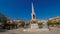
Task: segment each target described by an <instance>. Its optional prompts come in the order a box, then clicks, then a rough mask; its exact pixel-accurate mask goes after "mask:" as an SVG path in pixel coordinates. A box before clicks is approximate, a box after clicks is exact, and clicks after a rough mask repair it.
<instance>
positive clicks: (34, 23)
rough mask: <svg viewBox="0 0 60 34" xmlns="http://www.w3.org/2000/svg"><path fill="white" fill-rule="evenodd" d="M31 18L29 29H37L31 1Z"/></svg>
mask: <svg viewBox="0 0 60 34" xmlns="http://www.w3.org/2000/svg"><path fill="white" fill-rule="evenodd" d="M31 16H32V19H31V21H32V22H31V29H37V28H38V24H37V22H36V14H35V12H34V6H33V3H32V13H31Z"/></svg>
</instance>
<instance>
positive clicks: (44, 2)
mask: <svg viewBox="0 0 60 34" xmlns="http://www.w3.org/2000/svg"><path fill="white" fill-rule="evenodd" d="M32 2H33V4H34V11H35V13H36V19H49V18H51V17H56V16H60V0H0V13H3V14H4V15H5V16H8V17H10V18H11V19H14V18H16V19H21V18H22V19H24V20H31V13H32V7H31V4H32Z"/></svg>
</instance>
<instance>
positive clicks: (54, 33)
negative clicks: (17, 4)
mask: <svg viewBox="0 0 60 34" xmlns="http://www.w3.org/2000/svg"><path fill="white" fill-rule="evenodd" d="M0 34H60V28H53V29H52V30H50V31H34V32H26V31H25V32H24V31H23V28H19V29H14V30H8V31H6V32H1V33H0Z"/></svg>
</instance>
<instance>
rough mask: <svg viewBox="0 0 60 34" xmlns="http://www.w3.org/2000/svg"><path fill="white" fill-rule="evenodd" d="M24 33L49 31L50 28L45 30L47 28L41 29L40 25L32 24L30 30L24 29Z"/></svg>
mask: <svg viewBox="0 0 60 34" xmlns="http://www.w3.org/2000/svg"><path fill="white" fill-rule="evenodd" d="M23 31H29V32H32V31H33V32H34V31H49V29H48V28H45V27H43V28H41V29H39V27H38V24H31V25H30V28H28V29H24V30H23Z"/></svg>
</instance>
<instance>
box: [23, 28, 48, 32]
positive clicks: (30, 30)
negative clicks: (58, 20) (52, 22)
mask: <svg viewBox="0 0 60 34" xmlns="http://www.w3.org/2000/svg"><path fill="white" fill-rule="evenodd" d="M23 31H29V32H32V31H33V32H35V31H49V29H47V28H46V29H23Z"/></svg>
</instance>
